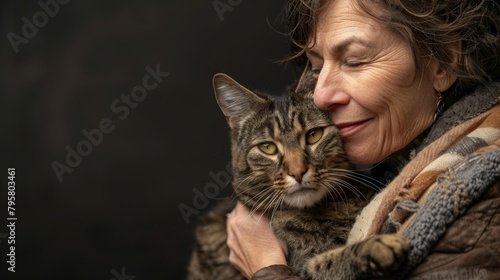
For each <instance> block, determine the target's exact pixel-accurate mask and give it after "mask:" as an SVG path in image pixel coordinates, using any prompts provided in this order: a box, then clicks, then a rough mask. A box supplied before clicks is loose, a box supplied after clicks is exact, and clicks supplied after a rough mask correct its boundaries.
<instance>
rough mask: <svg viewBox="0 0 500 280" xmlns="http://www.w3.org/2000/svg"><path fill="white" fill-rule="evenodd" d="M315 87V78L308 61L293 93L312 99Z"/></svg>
mask: <svg viewBox="0 0 500 280" xmlns="http://www.w3.org/2000/svg"><path fill="white" fill-rule="evenodd" d="M315 87H316V78H315V77H314V74H313V72H312V71H311V69H310V63H309V60H308V61H307V63H306V66H305V67H304V70H303V71H302V75H301V76H300V78H299V80H298V82H297V85H296V86H295V89H294V92H296V93H299V94H306V95H307V96H308V97H312V96H313V94H314V88H315Z"/></svg>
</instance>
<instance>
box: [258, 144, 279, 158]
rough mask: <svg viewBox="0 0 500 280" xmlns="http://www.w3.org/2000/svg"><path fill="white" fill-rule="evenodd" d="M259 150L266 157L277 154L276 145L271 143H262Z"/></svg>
mask: <svg viewBox="0 0 500 280" xmlns="http://www.w3.org/2000/svg"><path fill="white" fill-rule="evenodd" d="M259 149H260V150H261V151H262V152H263V153H265V154H268V155H274V154H276V153H277V152H278V147H276V144H274V143H271V142H266V143H262V144H260V145H259Z"/></svg>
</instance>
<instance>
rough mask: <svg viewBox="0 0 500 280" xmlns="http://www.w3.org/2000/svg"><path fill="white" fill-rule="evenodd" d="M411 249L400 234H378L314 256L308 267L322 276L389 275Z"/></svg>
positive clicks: (313, 275)
mask: <svg viewBox="0 0 500 280" xmlns="http://www.w3.org/2000/svg"><path fill="white" fill-rule="evenodd" d="M409 250H410V245H409V243H408V241H406V240H405V239H404V238H403V237H401V236H399V235H395V234H384V235H376V236H371V237H369V238H367V239H365V240H363V241H360V242H357V243H354V244H351V245H347V246H345V247H341V248H337V249H334V250H330V251H327V252H324V253H322V254H320V255H317V256H315V257H313V258H311V259H310V260H309V261H308V262H307V270H308V273H309V275H310V276H311V278H312V279H318V280H319V279H342V280H355V279H364V278H367V277H372V276H382V275H389V274H390V273H392V272H394V271H396V270H397V269H398V268H400V267H401V265H402V264H403V263H404V261H405V259H406V256H407V254H408V252H409Z"/></svg>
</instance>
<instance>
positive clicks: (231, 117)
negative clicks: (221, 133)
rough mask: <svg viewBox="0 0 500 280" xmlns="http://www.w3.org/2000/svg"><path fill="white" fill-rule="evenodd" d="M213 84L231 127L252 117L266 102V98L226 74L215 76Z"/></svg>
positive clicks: (216, 96)
mask: <svg viewBox="0 0 500 280" xmlns="http://www.w3.org/2000/svg"><path fill="white" fill-rule="evenodd" d="M212 83H213V87H214V91H215V99H216V100H217V104H219V107H220V108H221V110H222V112H223V113H224V115H225V116H226V118H227V120H228V123H229V125H230V126H231V127H232V126H233V125H234V124H235V123H234V122H235V121H237V120H239V119H241V118H243V117H246V116H248V115H250V114H251V113H252V112H253V111H255V109H256V108H257V107H258V106H261V105H262V104H264V103H265V102H266V100H265V99H264V98H262V97H260V96H258V95H256V94H255V93H253V92H252V91H250V90H249V89H247V88H245V87H243V86H242V85H240V84H238V83H237V82H236V81H235V80H234V79H233V78H231V77H229V76H228V75H226V74H223V73H217V74H215V75H214V77H213V80H212Z"/></svg>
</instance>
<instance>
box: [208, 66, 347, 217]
mask: <svg viewBox="0 0 500 280" xmlns="http://www.w3.org/2000/svg"><path fill="white" fill-rule="evenodd" d="M213 85H214V91H215V96H216V100H217V103H218V104H219V107H220V108H221V109H222V112H223V113H224V115H225V116H226V118H227V121H228V124H229V127H230V128H231V134H230V135H231V153H232V167H233V188H234V191H235V193H236V195H237V196H238V198H239V199H240V200H241V201H242V202H243V203H244V204H246V205H247V206H249V207H250V208H253V209H258V210H270V209H276V207H282V208H283V207H284V208H290V207H291V208H299V209H300V208H304V207H309V206H312V205H314V204H316V203H317V202H319V201H321V200H323V199H324V198H326V197H328V196H334V195H335V194H338V193H339V192H340V193H342V192H343V191H342V190H341V185H342V183H341V182H339V181H337V180H338V178H337V179H335V177H336V174H338V172H337V171H338V170H339V169H343V170H345V169H349V168H350V165H349V163H348V161H347V159H346V155H345V153H344V150H343V148H342V143H341V139H340V136H339V132H338V130H337V128H336V127H335V126H333V124H332V122H331V120H330V117H329V116H328V114H326V113H325V112H323V111H321V110H319V109H318V108H317V107H316V106H315V105H314V103H313V99H312V92H313V89H314V82H313V80H312V79H311V78H310V77H309V76H307V75H306V76H304V78H303V79H302V80H301V81H299V82H298V83H297V84H296V85H295V86H293V87H290V88H289V89H287V90H286V91H285V92H283V93H282V94H280V95H269V94H265V93H262V92H253V91H250V90H248V89H246V88H245V87H243V86H241V85H240V84H238V83H237V82H236V81H235V80H233V79H232V78H230V77H229V76H227V75H225V74H221V73H219V74H216V75H215V76H214V77H213Z"/></svg>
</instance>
